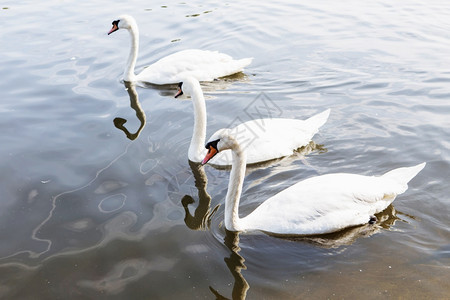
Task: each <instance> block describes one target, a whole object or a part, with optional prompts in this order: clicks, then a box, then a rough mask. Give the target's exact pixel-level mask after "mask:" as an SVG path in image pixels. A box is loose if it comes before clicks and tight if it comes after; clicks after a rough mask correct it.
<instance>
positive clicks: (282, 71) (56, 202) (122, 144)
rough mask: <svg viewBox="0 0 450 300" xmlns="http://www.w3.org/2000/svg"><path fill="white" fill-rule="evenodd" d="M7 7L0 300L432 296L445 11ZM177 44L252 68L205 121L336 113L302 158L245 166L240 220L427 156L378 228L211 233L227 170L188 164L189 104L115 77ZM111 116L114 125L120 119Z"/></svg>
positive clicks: (396, 6) (444, 231)
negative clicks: (324, 179)
mask: <svg viewBox="0 0 450 300" xmlns="http://www.w3.org/2000/svg"><path fill="white" fill-rule="evenodd" d="M277 2H278V3H276V4H275V3H262V2H260V1H259V2H258V1H249V2H246V3H245V5H244V4H238V3H232V2H225V3H223V2H219V1H213V2H208V3H206V2H205V3H202V2H201V1H198V0H194V1H190V2H164V3H162V2H161V3H148V2H146V1H141V0H135V1H129V2H127V3H118V4H114V3H110V2H106V1H95V2H93V3H80V2H75V1H64V2H61V1H44V2H43V3H39V4H36V3H35V2H32V1H7V2H5V3H3V4H2V7H1V10H0V22H1V24H2V25H3V26H2V31H1V32H0V44H1V46H0V49H1V54H2V55H1V56H0V75H1V78H2V80H1V81H0V91H1V92H0V93H1V104H0V116H1V117H0V123H1V128H2V131H1V133H0V140H1V144H2V147H0V166H1V170H2V172H1V173H0V176H1V180H0V189H1V191H2V197H1V201H0V238H1V240H2V243H1V244H0V274H1V275H0V298H5V299H36V298H37V299H61V298H63V299H178V298H179V299H193V298H205V299H215V298H216V297H217V298H220V297H226V298H247V299H280V298H281V299H298V298H314V299H325V298H356V297H358V298H363V297H364V298H369V299H374V298H379V297H380V296H381V297H393V298H430V299H431V298H432V299H436V298H441V299H443V298H446V297H448V294H449V292H450V287H449V284H448V276H449V264H450V260H449V251H450V233H449V229H448V228H449V225H450V224H449V219H448V216H449V213H450V212H449V204H450V203H449V197H448V195H449V194H450V189H449V187H448V179H449V178H450V171H449V161H450V152H449V149H450V144H449V142H448V141H449V140H450V130H449V129H450V119H449V117H448V116H449V115H450V105H449V104H448V103H449V102H448V99H449V98H450V89H449V83H450V68H449V67H448V66H449V65H450V58H449V56H448V53H449V48H450V34H449V32H450V21H449V20H450V18H449V17H448V16H449V15H450V5H448V4H445V3H444V2H442V1H426V2H425V1H406V2H402V3H390V2H388V1H384V0H380V1H371V2H370V3H366V4H361V3H360V2H358V1H348V2H346V3H340V4H339V5H338V4H335V3H334V2H332V1H318V2H316V3H298V4H294V3H291V2H292V1H277ZM123 13H128V14H131V15H133V16H134V17H135V18H136V19H137V22H138V24H139V26H140V32H141V36H140V37H141V46H140V52H139V58H138V66H137V69H138V70H140V69H141V68H143V67H144V66H145V65H147V64H149V63H150V62H152V61H154V60H156V59H158V58H160V57H163V56H165V55H168V54H170V53H173V52H175V51H178V50H182V49H187V48H200V49H210V50H220V51H222V52H225V53H228V54H230V55H232V56H233V57H236V58H243V57H254V61H253V63H252V64H251V65H250V66H249V67H248V68H247V69H246V71H245V72H244V74H239V75H237V76H232V77H229V78H224V79H221V80H219V81H216V82H212V83H206V84H204V90H205V95H206V98H207V110H208V130H207V134H208V135H210V134H211V133H213V132H215V131H216V130H217V129H219V128H222V127H226V126H229V125H230V124H234V123H235V122H237V121H246V120H250V119H252V118H255V117H256V116H260V115H262V116H265V117H275V116H276V117H286V118H307V117H309V116H311V115H313V114H315V113H318V112H321V111H323V110H325V109H327V108H331V115H330V118H329V120H328V122H327V123H326V124H325V125H324V126H323V127H322V128H321V131H320V133H319V134H317V135H316V136H315V137H314V143H312V144H311V145H310V146H311V147H310V149H304V151H302V152H299V153H297V154H296V155H294V156H293V157H289V158H286V159H283V160H279V161H276V162H273V163H272V164H270V165H268V166H260V167H259V168H252V169H251V170H249V171H248V175H247V177H246V181H245V183H244V190H243V196H242V201H241V204H242V208H241V214H242V215H245V214H247V213H249V212H251V211H252V209H254V208H255V207H256V206H257V205H258V204H259V203H261V202H262V201H264V200H265V199H267V198H268V197H270V196H272V195H274V194H275V193H276V192H278V191H280V190H282V189H284V188H286V187H287V186H290V185H292V184H294V183H295V182H297V181H300V180H302V179H304V178H308V177H311V176H316V175H320V174H326V173H332V172H352V173H358V174H364V175H378V174H382V173H384V172H386V171H388V170H390V169H393V168H395V167H400V166H410V165H415V164H418V163H420V162H423V161H426V162H427V166H426V168H425V169H424V170H423V171H422V172H421V173H420V174H419V175H418V176H417V177H416V178H414V179H413V180H412V181H411V182H410V185H409V189H408V191H407V192H406V193H404V194H403V195H400V196H399V197H398V198H397V199H396V200H395V202H394V203H393V205H392V206H390V207H389V208H388V209H387V210H386V211H385V212H383V213H382V214H380V215H379V220H380V222H379V223H378V224H377V225H376V226H361V227H356V228H351V229H348V230H345V231H343V232H339V233H336V234H332V235H328V236H322V237H311V238H291V239H280V238H276V237H271V236H268V235H265V234H254V235H249V234H239V235H238V234H236V233H231V232H226V231H225V229H224V227H223V225H222V220H223V200H224V197H225V194H226V189H227V183H228V174H229V173H228V171H226V170H217V169H214V168H212V167H211V166H205V167H201V166H199V165H196V164H192V163H189V162H188V159H187V149H188V147H189V142H190V138H191V134H192V125H193V108H192V103H191V102H190V101H189V99H186V98H184V99H174V98H173V95H174V94H175V92H176V90H175V87H174V86H164V87H149V88H141V87H133V86H126V85H125V84H124V83H123V82H121V77H122V72H123V67H124V64H125V61H126V57H127V55H128V50H129V37H128V34H127V33H126V32H124V31H119V32H116V33H114V34H113V35H111V36H107V35H106V33H107V32H108V31H109V29H110V26H111V22H112V20H114V19H115V18H117V16H118V15H120V14H123ZM125 120H126V122H124V121H125Z"/></svg>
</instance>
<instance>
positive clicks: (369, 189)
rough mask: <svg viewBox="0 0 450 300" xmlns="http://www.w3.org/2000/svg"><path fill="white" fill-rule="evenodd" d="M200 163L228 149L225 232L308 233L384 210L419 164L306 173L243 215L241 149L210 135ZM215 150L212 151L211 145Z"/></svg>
mask: <svg viewBox="0 0 450 300" xmlns="http://www.w3.org/2000/svg"><path fill="white" fill-rule="evenodd" d="M206 147H207V148H208V149H209V152H208V154H207V155H206V157H205V159H204V161H203V163H207V162H208V161H209V159H211V157H212V156H213V155H214V153H216V152H219V153H220V151H223V150H227V149H231V152H232V155H233V164H232V167H231V173H230V181H229V185H228V192H227V195H226V199H225V227H226V228H227V229H228V230H231V231H255V230H259V231H264V232H268V233H273V234H280V235H313V234H324V233H331V232H335V231H339V230H341V229H344V228H346V227H350V226H355V225H361V224H366V223H368V222H369V221H371V216H373V215H375V214H377V213H379V212H381V211H383V210H384V209H386V208H387V207H388V206H389V205H390V204H391V203H392V202H393V201H394V199H395V197H396V196H397V195H398V194H401V193H403V192H405V191H406V189H407V188H408V185H407V184H408V182H409V181H410V180H411V179H412V178H414V177H415V176H416V175H417V173H419V172H420V171H421V170H422V169H423V168H424V167H425V163H422V164H419V165H416V166H413V167H408V168H398V169H394V170H392V171H390V172H387V173H386V174H384V175H382V176H378V177H375V176H363V175H356V174H347V173H336V174H328V175H322V176H317V177H312V178H309V179H306V180H303V181H301V182H298V183H297V184H294V185H292V186H291V187H289V188H287V189H285V190H283V191H281V192H279V193H278V194H276V195H274V196H273V197H271V198H269V199H267V200H266V201H265V202H263V203H262V204H261V205H260V206H258V207H257V208H256V209H255V210H254V211H253V212H252V213H250V214H249V215H248V216H246V217H244V218H240V217H239V213H238V208H239V201H240V195H241V191H242V185H243V181H244V176H245V169H246V167H245V164H246V163H245V162H246V150H247V149H242V148H241V147H240V145H239V142H238V141H237V140H236V139H235V138H234V137H232V136H230V135H228V134H226V133H224V134H221V135H219V136H215V137H212V138H211V139H210V141H209V142H208V143H207V144H206ZM213 149H215V150H213Z"/></svg>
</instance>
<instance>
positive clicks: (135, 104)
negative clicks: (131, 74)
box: [113, 81, 146, 140]
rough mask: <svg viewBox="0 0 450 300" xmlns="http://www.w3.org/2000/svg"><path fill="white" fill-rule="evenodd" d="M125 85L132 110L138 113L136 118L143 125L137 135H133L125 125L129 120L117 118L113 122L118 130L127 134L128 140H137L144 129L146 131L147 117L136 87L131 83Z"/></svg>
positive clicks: (127, 82)
mask: <svg viewBox="0 0 450 300" xmlns="http://www.w3.org/2000/svg"><path fill="white" fill-rule="evenodd" d="M124 84H125V88H126V90H127V92H128V95H129V96H130V107H131V108H132V109H134V111H135V112H136V117H137V118H138V120H139V121H140V122H141V125H140V126H139V128H138V130H137V131H136V132H135V133H131V132H130V131H129V130H128V129H127V128H126V127H125V123H126V122H127V120H125V119H123V118H115V119H114V121H113V122H114V126H116V127H117V129H120V130H122V131H123V132H124V133H125V135H126V136H127V138H129V139H130V140H135V139H136V138H137V137H138V136H139V134H140V133H141V131H142V129H144V127H145V122H146V116H145V112H144V110H143V109H142V107H141V104H140V102H139V95H138V93H137V92H136V85H135V84H134V83H132V82H129V81H124Z"/></svg>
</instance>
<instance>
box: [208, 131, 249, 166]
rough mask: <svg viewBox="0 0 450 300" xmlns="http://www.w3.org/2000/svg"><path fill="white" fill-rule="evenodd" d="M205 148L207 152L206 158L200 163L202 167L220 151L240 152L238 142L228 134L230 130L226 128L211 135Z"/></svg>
mask: <svg viewBox="0 0 450 300" xmlns="http://www.w3.org/2000/svg"><path fill="white" fill-rule="evenodd" d="M205 148H206V149H207V150H208V153H206V156H205V158H204V159H203V161H202V164H203V165H204V164H206V163H207V162H208V161H210V160H211V158H213V157H214V156H216V154H217V153H219V152H221V151H224V150H228V149H232V150H240V147H239V144H238V142H237V141H236V139H235V138H234V137H233V136H232V135H231V134H230V129H228V128H224V129H221V130H219V131H217V132H216V133H215V134H213V136H211V138H210V139H209V140H208V142H207V143H206V145H205Z"/></svg>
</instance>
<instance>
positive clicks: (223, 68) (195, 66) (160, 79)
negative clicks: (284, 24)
mask: <svg viewBox="0 0 450 300" xmlns="http://www.w3.org/2000/svg"><path fill="white" fill-rule="evenodd" d="M112 25H113V27H112V28H111V30H110V31H109V33H108V34H111V33H113V32H114V31H116V30H119V29H122V28H123V29H126V30H128V32H129V33H130V35H131V51H130V55H129V57H128V61H127V64H126V67H125V72H124V78H123V79H124V80H125V81H137V82H140V83H153V84H170V83H178V82H180V81H181V80H180V79H181V78H184V77H186V76H194V77H195V78H197V79H198V80H200V81H212V80H214V79H216V78H219V77H223V76H228V75H231V74H234V73H237V72H241V71H242V70H243V68H244V67H246V66H247V65H249V64H250V63H251V61H252V59H251V58H244V59H240V60H234V59H233V58H232V57H231V56H229V55H226V54H223V53H219V52H217V51H203V50H197V49H189V50H184V51H180V52H176V53H174V54H171V55H169V56H166V57H164V58H162V59H160V60H158V61H157V62H155V63H154V64H152V65H150V66H148V67H146V68H145V69H144V70H143V71H142V72H141V73H139V74H137V75H135V74H134V68H135V66H136V60H137V55H138V48H139V30H138V26H137V24H136V21H135V20H134V18H133V17H131V16H127V15H123V16H120V17H119V19H117V20H115V21H113V22H112Z"/></svg>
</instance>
